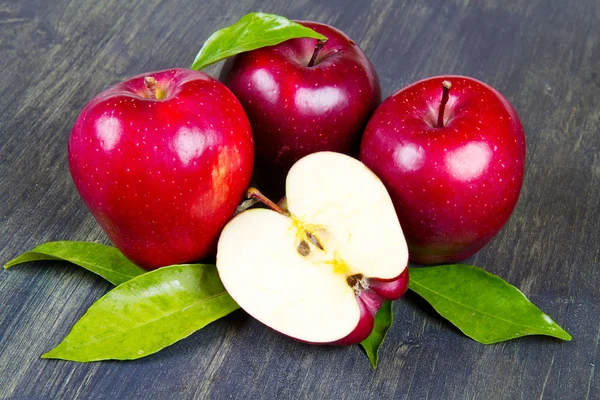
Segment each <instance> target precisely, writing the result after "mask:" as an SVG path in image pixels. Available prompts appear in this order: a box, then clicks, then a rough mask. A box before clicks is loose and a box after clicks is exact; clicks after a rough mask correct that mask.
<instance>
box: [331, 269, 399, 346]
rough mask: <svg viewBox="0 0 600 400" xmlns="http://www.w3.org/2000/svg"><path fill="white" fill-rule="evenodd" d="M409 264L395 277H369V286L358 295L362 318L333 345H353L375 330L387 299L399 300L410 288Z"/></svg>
mask: <svg viewBox="0 0 600 400" xmlns="http://www.w3.org/2000/svg"><path fill="white" fill-rule="evenodd" d="M408 275H409V272H408V266H407V267H406V269H405V270H404V271H403V272H402V273H401V274H400V275H399V276H398V277H397V278H395V279H391V280H383V279H377V278H371V279H368V282H369V287H368V288H367V289H366V290H364V291H362V292H361V293H360V294H359V295H358V296H357V297H356V301H358V306H359V307H360V319H359V322H358V325H357V326H356V328H355V329H354V330H353V331H352V332H350V334H348V335H347V336H346V337H344V338H342V339H340V340H337V341H335V342H333V343H331V344H333V345H340V346H346V345H352V344H357V343H360V342H362V341H363V340H365V339H366V338H367V337H369V335H370V334H371V332H372V331H373V326H374V324H375V316H376V315H377V311H379V308H380V307H381V304H383V302H384V301H385V300H398V299H399V298H400V297H402V296H403V295H404V294H405V293H406V291H407V290H408V282H409V276H408Z"/></svg>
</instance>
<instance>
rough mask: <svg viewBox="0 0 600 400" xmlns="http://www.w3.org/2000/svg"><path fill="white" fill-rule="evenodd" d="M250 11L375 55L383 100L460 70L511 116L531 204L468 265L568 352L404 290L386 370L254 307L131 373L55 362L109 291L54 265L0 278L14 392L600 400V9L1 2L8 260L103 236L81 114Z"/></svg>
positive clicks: (179, 60)
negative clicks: (504, 286) (508, 337)
mask: <svg viewBox="0 0 600 400" xmlns="http://www.w3.org/2000/svg"><path fill="white" fill-rule="evenodd" d="M250 11H266V12H273V13H278V14H282V15H285V16H288V17H290V18H295V19H305V20H316V21H320V22H325V23H328V24H331V25H334V26H336V27H338V28H340V29H341V30H343V31H345V32H346V33H347V34H349V35H350V36H351V37H352V38H354V40H355V41H356V42H357V43H358V44H359V45H360V46H361V47H362V48H363V49H364V50H365V52H366V53H367V54H368V55H369V56H370V57H371V59H372V61H373V63H374V65H375V67H376V69H377V71H378V73H379V76H380V80H381V83H382V86H383V91H384V96H387V95H389V94H391V93H393V92H394V91H396V90H398V89H400V88H401V87H403V86H405V85H407V84H409V83H411V82H413V81H415V80H417V79H420V78H424V77H427V76H432V75H437V74H450V73H452V74H463V75H469V76H473V77H475V78H478V79H480V80H483V81H484V82H487V83H488V84H490V85H492V86H494V87H495V88H497V89H498V90H499V91H500V92H502V93H503V94H504V95H505V96H506V97H507V98H508V99H509V100H510V101H511V102H512V103H513V104H514V106H515V107H516V109H517V111H518V113H519V115H520V117H521V120H522V122H523V125H524V127H525V131H526V135H527V151H528V158H527V166H526V178H525V183H524V187H523V192H522V194H521V198H520V200H519V204H518V206H517V208H516V210H515V213H514V214H513V216H512V218H511V219H510V221H509V223H508V224H507V226H506V227H505V228H504V230H503V231H502V232H501V233H500V235H499V236H498V237H497V238H496V239H494V240H493V241H492V243H490V244H489V245H488V246H486V248H484V249H483V250H482V251H481V252H480V253H478V254H477V255H476V256H474V257H473V258H472V259H470V260H468V261H469V262H470V263H473V264H475V265H478V266H481V267H484V268H486V269H488V270H489V271H490V272H493V273H495V274H498V275H500V276H501V277H503V278H504V279H506V280H507V281H508V282H510V283H512V284H514V285H516V286H517V287H519V288H521V289H522V291H523V292H524V293H525V294H526V295H527V296H528V297H529V298H530V299H531V300H532V301H533V302H534V303H536V304H537V305H538V306H539V307H540V308H541V309H542V310H544V311H545V312H547V313H548V314H550V315H551V316H552V317H553V318H554V319H555V320H556V321H557V322H558V323H559V324H561V325H562V326H563V327H564V328H565V329H567V330H568V331H569V332H570V333H571V334H572V335H573V337H574V339H573V341H572V342H560V341H558V340H553V339H550V338H544V337H527V338H522V339H518V340H513V341H510V342H505V343H501V344H497V345H490V346H484V345H481V344H478V343H475V342H473V341H471V340H470V339H467V338H466V337H465V336H463V335H462V334H461V333H460V332H459V331H457V330H456V329H455V328H453V327H452V326H451V325H450V324H448V323H447V322H445V321H444V320H443V319H441V318H440V317H438V316H437V315H436V314H435V312H433V311H432V309H431V308H430V307H429V306H428V305H427V304H425V303H424V302H423V301H422V300H420V299H419V298H417V297H416V296H412V295H408V296H406V297H405V298H403V299H401V300H400V301H399V302H398V303H397V304H396V306H395V307H394V310H395V324H394V326H393V327H392V328H391V329H390V331H389V333H388V338H387V340H386V342H385V344H384V346H383V347H382V349H381V350H380V362H379V368H378V369H377V370H376V371H373V370H372V369H371V367H370V365H369V362H368V360H367V358H366V357H365V356H364V354H363V353H362V352H361V350H360V349H359V348H358V347H357V346H354V347H347V348H331V347H317V346H309V345H305V344H301V343H297V342H294V341H292V340H290V339H288V338H286V337H283V336H282V335H279V334H277V333H275V332H273V331H271V330H269V329H267V328H265V327H264V326H262V325H261V324H259V323H258V322H256V321H255V320H253V319H252V318H250V317H248V316H246V315H245V314H244V313H243V312H241V311H238V312H235V313H234V314H232V315H231V316H229V317H227V318H225V319H223V320H220V321H217V322H216V323H214V324H211V325H209V326H208V327H206V328H205V329H203V330H201V331H199V332H197V333H195V334H194V335H192V336H191V337H189V338H187V339H185V340H183V341H181V342H179V343H177V344H175V345H173V346H171V347H169V348H168V349H165V350H163V351H161V352H159V353H158V354H156V355H153V356H151V357H147V358H144V359H141V360H138V361H135V362H98V363H90V364H77V363H69V362H63V361H56V360H42V359H40V358H39V356H40V355H41V354H42V353H44V352H46V351H48V350H50V349H51V348H52V347H54V346H55V345H56V344H58V343H59V342H60V340H61V339H62V338H63V337H64V336H65V335H66V334H67V333H68V331H69V329H70V327H71V326H72V325H73V323H74V322H75V321H76V320H77V319H78V318H79V317H80V316H81V315H82V314H83V313H84V312H85V310H86V309H87V308H88V307H89V306H90V305H91V304H92V303H93V302H94V301H95V300H96V299H98V298H99V297H100V296H102V295H103V294H104V293H105V292H106V291H107V290H108V289H109V287H110V286H109V285H108V284H107V283H105V282H103V281H102V280H101V279H99V278H97V277H95V276H93V275H92V274H89V273H87V272H86V271H83V270H79V269H77V268H75V267H72V266H69V265H67V264H64V263H59V262H54V263H51V262H48V263H40V264H32V265H26V266H20V267H15V268H14V269H11V270H10V271H3V272H1V273H0V307H1V308H0V310H1V311H0V398H7V399H46V398H47V399H51V398H64V399H66V398H81V399H87V398H94V399H103V398H107V399H108V398H111V399H114V398H117V399H121V398H127V399H129V398H144V399H160V398H169V399H171V398H214V399H221V398H227V399H230V398H234V399H238V398H240V399H258V398H265V399H296V398H304V399H317V398H326V399H566V398H568V399H590V400H591V399H599V398H600V373H599V372H597V371H596V365H597V363H598V361H600V360H599V350H598V342H599V340H600V294H599V293H600V292H599V290H598V288H599V287H600V229H599V225H600V224H599V223H600V220H599V219H600V200H599V199H600V96H599V95H598V93H599V91H600V28H599V27H600V2H598V1H597V0H579V1H575V2H568V3H567V2H565V1H560V0H548V1H543V0H514V1H510V2H496V1H493V0H483V1H472V0H471V1H470V0H451V1H442V0H428V1H416V2H390V1H385V0H373V1H364V2H363V1H343V0H335V1H327V2H322V1H316V0H299V1H296V2H293V3H291V2H277V1H274V0H267V1H260V2H259V1H246V0H240V1H235V2H234V1H204V2H197V1H192V0H163V1H160V0H147V1H142V0H131V1H129V2H122V1H116V0H105V1H101V2H98V1H92V0H79V1H69V0H54V1H45V0H19V1H15V0H8V1H5V2H3V3H0V70H1V71H2V79H0V93H1V94H2V95H1V96H0V126H1V130H0V189H1V190H0V261H3V262H6V261H8V260H9V259H10V258H12V257H14V256H16V255H17V254H19V253H21V252H23V251H25V250H29V249H31V248H33V247H34V246H35V245H37V244H40V243H42V242H46V241H50V240H68V239H70V240H89V241H98V242H103V243H107V239H106V237H105V236H104V234H103V233H102V231H101V230H100V229H99V227H98V226H97V225H96V223H95V221H94V220H93V218H92V217H91V216H90V214H89V213H88V211H87V210H86V209H85V206H84V205H83V203H82V202H81V200H80V199H79V197H78V195H77V193H76V191H75V189H74V186H73V184H72V182H71V179H70V176H69V173H68V167H67V162H66V144H67V140H68V136H69V132H70V129H71V126H72V124H73V122H74V121H75V118H76V116H77V114H78V112H79V111H80V109H81V108H82V107H83V105H84V104H85V102H86V101H87V100H89V99H90V98H91V97H92V96H93V95H94V94H96V93H97V92H99V91H100V90H102V89H104V88H106V87H108V86H110V85H112V84H114V83H116V82H118V81H120V80H122V79H124V78H125V77H128V76H131V75H134V74H138V73H141V72H146V71H151V70H159V69H164V68H168V67H175V66H189V65H190V64H191V62H192V60H193V58H194V56H195V54H196V52H197V51H198V50H199V48H200V46H201V44H202V42H203V41H204V40H205V39H206V38H207V37H208V36H209V35H210V34H211V33H212V32H214V31H215V30H216V29H219V28H221V27H224V26H226V25H228V24H231V23H233V22H235V21H236V20H237V19H238V18H239V17H240V16H241V15H243V14H245V13H247V12H250ZM218 69H219V66H218V65H217V66H212V67H210V68H208V69H207V72H209V73H211V74H213V75H216V74H217V72H218Z"/></svg>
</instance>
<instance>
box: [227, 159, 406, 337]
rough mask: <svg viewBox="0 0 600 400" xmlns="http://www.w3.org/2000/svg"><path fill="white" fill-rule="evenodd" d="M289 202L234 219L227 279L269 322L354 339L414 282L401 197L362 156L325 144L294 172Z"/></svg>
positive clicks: (301, 333) (298, 333) (302, 333)
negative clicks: (326, 148)
mask: <svg viewBox="0 0 600 400" xmlns="http://www.w3.org/2000/svg"><path fill="white" fill-rule="evenodd" d="M286 192H287V193H286V207H287V210H284V209H281V208H279V207H278V206H276V205H275V204H273V203H271V202H269V201H268V200H267V201H266V203H270V204H271V208H273V209H265V208H255V209H250V210H247V211H244V212H242V213H240V214H239V215H237V216H236V217H235V218H233V219H232V220H231V221H230V222H229V223H228V224H227V225H226V226H225V228H224V230H223V232H222V234H221V236H220V238H219V243H218V250H217V269H218V271H219V275H220V277H221V280H222V281H223V284H224V285H225V288H226V289H227V291H228V292H229V294H230V295H231V296H232V297H233V298H234V299H235V301H236V302H237V303H238V304H239V305H240V307H242V308H243V309H244V310H245V311H246V312H248V313H249V314H250V315H252V316H253V317H254V318H256V319H258V320H259V321H261V322H262V323H264V324H265V325H267V326H269V327H271V328H273V329H275V330H277V331H279V332H281V333H283V334H285V335H288V336H290V337H292V338H295V339H298V340H301V341H304V342H310V343H330V344H354V343H358V342H360V341H362V340H364V339H365V338H366V337H367V336H369V334H370V333H371V331H372V329H373V322H374V318H375V314H376V313H377V310H378V309H379V307H380V306H381V304H382V302H383V301H384V300H396V299H398V298H400V297H401V296H402V295H403V294H404V293H405V291H406V289H407V287H408V268H407V264H408V248H407V244H406V240H405V239H404V234H403V232H402V229H401V227H400V223H399V222H398V218H397V216H396V211H395V209H394V205H393V204H392V201H391V199H390V196H389V194H388V192H387V190H386V189H385V187H384V185H383V184H382V183H381V181H380V180H379V178H378V177H377V176H376V175H375V174H373V173H372V172H371V171H370V170H369V169H368V168H367V167H366V166H365V165H364V164H362V163H361V162H360V161H358V160H356V159H354V158H352V157H349V156H346V155H343V154H340V153H333V152H318V153H313V154H311V155H308V156H306V157H304V158H302V159H300V160H299V161H298V162H296V163H295V164H294V165H293V167H292V168H291V169H290V171H289V173H288V176H287V179H286Z"/></svg>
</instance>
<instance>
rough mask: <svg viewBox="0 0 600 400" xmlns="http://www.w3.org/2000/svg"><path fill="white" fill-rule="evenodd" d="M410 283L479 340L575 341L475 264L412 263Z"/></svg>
mask: <svg viewBox="0 0 600 400" xmlns="http://www.w3.org/2000/svg"><path fill="white" fill-rule="evenodd" d="M409 288H410V289H411V290H413V291H414V292H416V293H417V294H418V295H420V296H421V297H423V298H424V299H425V300H427V301H428V302H429V303H430V304H431V305H432V306H433V308H435V310H436V311H437V312H439V313H440V314H441V315H442V317H444V318H446V319H448V320H449V321H450V322H452V323H453V324H454V325H456V327H458V329H460V330H461V331H462V332H463V333H464V334H465V335H467V336H468V337H470V338H471V339H474V340H476V341H478V342H480V343H484V344H490V343H497V342H501V341H505V340H510V339H515V338H518V337H521V336H526V335H548V336H553V337H556V338H558V339H563V340H571V335H569V334H568V333H567V332H566V331H564V330H563V329H562V328H561V327H560V326H559V325H558V324H556V322H554V321H553V320H552V319H551V318H550V317H549V316H548V315H547V314H545V313H543V312H542V311H541V310H540V309H539V308H537V307H536V306H535V305H534V304H533V303H531V302H530V301H529V300H528V299H527V297H525V295H524V294H523V293H521V291H520V290H519V289H517V288H516V287H514V286H512V285H510V284H508V283H506V282H505V281H504V280H502V279H501V278H499V277H497V276H496V275H492V274H490V273H488V272H486V271H484V270H483V269H481V268H478V267H475V266H471V265H463V264H454V265H443V266H436V267H428V268H411V269H410V283H409Z"/></svg>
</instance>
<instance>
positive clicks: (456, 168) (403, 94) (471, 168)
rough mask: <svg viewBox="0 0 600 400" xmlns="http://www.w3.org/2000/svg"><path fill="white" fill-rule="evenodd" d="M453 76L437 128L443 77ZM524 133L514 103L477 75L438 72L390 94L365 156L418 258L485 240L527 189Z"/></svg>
mask: <svg viewBox="0 0 600 400" xmlns="http://www.w3.org/2000/svg"><path fill="white" fill-rule="evenodd" d="M444 80H447V81H450V82H451V83H452V89H451V90H450V93H449V100H448V103H447V105H446V107H445V114H444V121H445V122H444V126H443V127H441V128H440V127H437V117H438V110H439V106H440V103H441V97H442V82H443V81H444ZM525 151H526V150H525V135H524V132H523V127H522V125H521V122H520V121H519V118H518V116H517V113H516V111H515V109H514V108H513V106H512V105H511V104H510V103H509V102H508V101H507V100H506V99H505V98H504V97H503V96H502V95H501V94H500V93H499V92H498V91H496V90H495V89H493V88H491V87H490V86H488V85H486V84H484V83H482V82H480V81H478V80H476V79H473V78H468V77H463V76H439V77H432V78H428V79H424V80H421V81H419V82H416V83H413V84H411V85H409V86H407V87H405V88H403V89H401V90H399V91H398V92H396V93H394V94H393V95H392V96H390V97H389V98H387V99H386V100H385V101H384V102H383V103H382V104H381V106H380V107H378V109H377V110H376V111H375V113H374V114H373V116H372V118H371V119H370V120H369V123H368V125H367V127H366V130H365V133H364V136H363V139H362V142H361V149H360V156H359V157H360V160H361V161H362V162H363V163H365V165H367V167H369V168H370V169H371V170H372V171H373V172H374V173H375V174H376V175H377V176H379V178H380V179H381V180H382V181H383V183H384V185H385V186H386V188H387V189H388V191H389V193H390V196H391V198H392V201H393V202H394V206H395V208H396V213H397V215H398V218H399V220H400V224H401V225H402V228H403V230H404V233H405V236H406V240H407V243H408V248H409V257H410V260H411V261H413V262H415V263H422V264H437V263H452V262H457V261H461V260H463V259H465V258H468V257H470V256H471V255H473V254H475V253H476V252H477V251H479V250H480V249H481V248H482V247H483V246H485V245H486V244H487V243H488V242H489V241H490V240H491V239H492V238H493V237H494V236H495V235H496V234H497V233H498V232H499V231H500V230H501V228H502V227H503V226H504V224H505V223H506V222H507V220H508V218H509V217H510V215H511V213H512V211H513V209H514V208H515V205H516V204H517V200H518V198H519V193H520V191H521V186H522V182H523V174H524V166H525Z"/></svg>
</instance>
